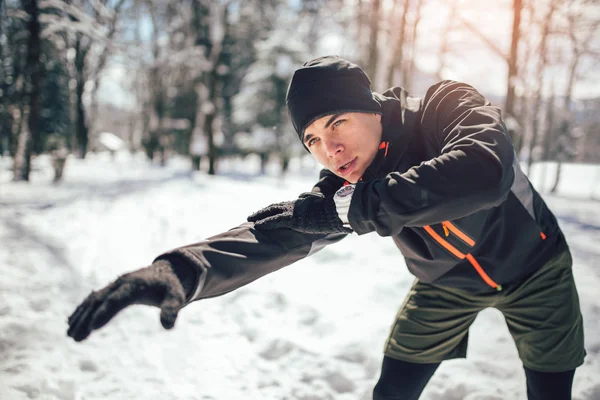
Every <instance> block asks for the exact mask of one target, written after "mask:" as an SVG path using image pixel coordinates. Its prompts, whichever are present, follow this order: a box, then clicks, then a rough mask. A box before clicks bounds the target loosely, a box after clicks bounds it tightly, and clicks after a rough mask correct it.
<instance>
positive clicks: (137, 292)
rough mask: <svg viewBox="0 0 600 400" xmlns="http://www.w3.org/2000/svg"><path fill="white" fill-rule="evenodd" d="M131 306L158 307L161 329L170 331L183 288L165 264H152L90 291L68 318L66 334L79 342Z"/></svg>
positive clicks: (169, 265)
mask: <svg viewBox="0 0 600 400" xmlns="http://www.w3.org/2000/svg"><path fill="white" fill-rule="evenodd" d="M132 304H145V305H149V306H155V307H159V308H160V309H161V312H160V322H161V323H162V326H163V327H164V328H165V329H171V328H172V327H173V326H174V325H175V319H176V318H177V313H178V312H179V310H180V309H181V308H182V307H183V306H184V305H185V289H184V287H183V285H182V281H181V280H180V279H179V278H178V277H177V275H176V274H175V273H174V272H173V269H172V267H171V264H170V263H169V262H168V261H156V262H154V263H153V264H152V265H151V266H149V267H146V268H142V269H139V270H137V271H133V272H130V273H128V274H125V275H122V276H121V277H119V278H118V279H117V280H116V281H114V282H113V283H111V284H110V285H108V286H106V287H105V288H103V289H101V290H99V291H93V292H92V293H91V294H90V295H89V296H88V297H87V298H86V299H85V300H84V301H83V303H81V304H80V305H79V307H77V309H76V310H75V312H73V314H72V315H71V316H70V317H69V320H68V322H69V330H68V331H67V335H69V336H70V337H72V338H73V339H75V341H77V342H80V341H82V340H83V339H85V338H86V337H88V336H89V334H90V333H91V332H92V330H94V329H99V328H101V327H102V326H104V325H105V324H106V323H107V322H108V321H110V320H111V319H112V317H114V316H115V315H116V314H117V313H118V312H119V311H121V310H122V309H124V308H125V307H127V306H129V305H132Z"/></svg>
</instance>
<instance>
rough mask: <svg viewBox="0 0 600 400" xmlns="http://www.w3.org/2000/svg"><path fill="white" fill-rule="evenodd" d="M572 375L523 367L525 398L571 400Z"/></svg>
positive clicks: (531, 399) (566, 372)
mask: <svg viewBox="0 0 600 400" xmlns="http://www.w3.org/2000/svg"><path fill="white" fill-rule="evenodd" d="M574 375H575V370H574V369H572V370H569V371H564V372H540V371H534V370H532V369H529V368H527V367H525V377H526V378H527V398H528V399H529V400H571V387H572V386H573V376H574ZM392 398H393V397H392Z"/></svg>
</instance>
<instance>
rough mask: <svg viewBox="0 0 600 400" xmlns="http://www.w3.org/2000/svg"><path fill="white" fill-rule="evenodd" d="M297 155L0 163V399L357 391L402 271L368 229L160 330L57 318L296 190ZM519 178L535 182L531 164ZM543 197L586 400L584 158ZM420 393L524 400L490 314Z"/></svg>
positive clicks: (598, 192)
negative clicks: (22, 175)
mask: <svg viewBox="0 0 600 400" xmlns="http://www.w3.org/2000/svg"><path fill="white" fill-rule="evenodd" d="M311 165H313V164H311V163H306V164H305V165H304V166H303V168H300V167H299V166H298V165H294V166H293V167H294V168H293V169H294V170H295V171H298V170H302V171H303V172H302V173H298V172H293V173H292V174H291V175H290V176H289V177H288V179H287V180H280V179H278V178H277V177H276V175H275V174H274V173H273V171H271V173H270V174H269V175H268V176H266V177H260V176H258V174H255V172H256V170H257V168H256V165H255V164H253V163H249V162H246V163H241V162H227V163H224V164H223V165H222V170H223V171H224V173H223V174H222V175H220V176H217V177H210V176H207V175H205V174H203V173H193V174H192V173H189V172H188V166H187V163H185V162H184V161H182V160H173V161H172V162H171V163H170V164H169V166H168V167H166V168H160V167H156V166H154V167H153V166H150V165H148V164H147V162H146V161H145V160H144V159H143V157H141V156H140V157H130V156H128V155H126V154H121V155H119V156H118V157H117V158H116V159H115V160H114V161H112V160H111V159H110V157H109V156H108V155H106V154H96V155H91V156H90V157H89V158H88V159H87V160H85V161H81V160H77V159H69V161H68V164H67V169H66V172H65V182H63V183H62V184H61V185H58V186H55V185H53V184H52V183H51V182H50V181H51V175H52V172H51V170H50V167H49V161H48V159H47V158H44V157H40V158H38V159H36V160H35V162H34V166H35V168H36V170H35V171H34V172H33V174H32V182H31V183H13V182H10V178H11V174H10V171H9V168H10V160H8V159H7V158H0V243H1V244H0V399H2V400H19V399H50V400H53V399H63V400H83V399H88V400H91V399H147V400H152V399H177V400H184V399H198V400H237V399H244V400H246V399H259V400H263V399H265V400H268V399H277V400H281V399H289V400H292V399H297V400H325V399H336V400H338V399H339V400H351V399H352V400H354V399H357V400H366V399H370V398H371V391H372V387H373V385H374V384H375V382H376V379H377V377H378V373H379V368H380V361H381V357H382V351H383V345H384V341H385V339H386V337H387V334H388V331H389V329H390V325H391V323H392V321H393V319H394V316H395V313H396V311H397V308H398V307H399V306H400V304H401V302H402V300H403V298H404V296H405V294H406V292H407V289H408V287H409V286H410V284H411V283H412V280H413V278H412V276H411V275H409V273H408V272H407V270H406V268H405V266H404V262H403V260H402V257H401V256H400V254H399V252H398V251H397V250H396V249H395V247H394V245H393V243H392V242H391V240H386V239H382V238H379V237H378V236H377V235H374V234H372V235H366V236H363V237H357V236H356V235H353V236H351V237H349V238H347V239H345V240H343V241H342V242H340V243H339V244H337V245H334V246H331V247H329V248H326V249H325V250H323V251H322V252H320V253H317V254H316V255H315V256H313V257H311V258H309V259H306V260H304V261H302V262H299V263H297V264H295V265H292V266H290V267H288V268H285V269H283V270H281V271H279V272H277V273H275V274H272V275H269V276H267V277H265V278H263V279H261V280H258V281H256V282H254V283H252V284H250V285H249V286H247V287H245V288H242V289H240V290H238V291H235V292H233V293H230V294H228V295H225V296H222V297H220V298H216V299H211V300H206V301H201V302H196V303H193V304H191V305H189V306H188V307H186V308H185V309H184V310H183V311H182V312H181V313H180V316H179V319H178V321H177V324H176V327H175V329H173V330H171V331H165V330H163V329H162V327H161V326H160V322H159V316H158V310H157V309H153V308H150V307H143V306H138V307H131V308H129V309H127V310H125V311H123V312H122V313H121V314H119V315H118V316H117V317H116V318H115V320H113V321H112V322H111V323H109V324H108V325H107V326H106V327H105V328H103V329H101V330H100V331H97V332H94V333H93V334H92V335H91V336H90V338H88V340H86V341H84V342H82V343H75V342H74V341H73V340H71V339H70V338H68V337H67V336H66V330H67V323H66V319H67V316H68V315H69V314H70V313H71V312H72V311H73V309H74V308H75V307H76V306H77V304H78V303H79V302H80V301H81V300H82V299H83V298H84V297H85V296H86V295H87V294H88V293H89V292H90V291H91V290H92V289H98V288H100V287H102V286H104V285H105V284H107V283H109V282H110V281H112V280H113V279H115V278H116V277H117V276H118V275H120V274H122V273H124V272H126V271H130V270H133V269H137V268H139V267H141V266H143V265H145V264H148V263H149V262H151V261H152V259H153V258H154V257H155V256H156V255H158V254H159V253H161V252H163V251H165V250H168V249H170V248H173V247H177V246H180V245H184V244H188V243H191V242H194V241H198V240H200V239H202V238H205V237H207V236H210V235H213V234H216V233H219V232H221V231H223V230H225V229H228V228H231V227H233V226H235V225H237V224H239V223H241V222H243V221H244V220H245V218H246V216H247V215H248V214H249V213H251V212H252V211H255V210H257V209H259V208H260V207H262V206H264V205H267V204H269V203H271V202H274V201H280V200H286V199H291V198H294V197H296V195H297V194H298V193H300V192H303V191H306V190H309V189H310V187H311V185H312V183H313V181H314V178H315V176H316V168H315V167H314V166H313V167H310V166H311ZM551 168H552V166H550V168H549V169H548V171H551ZM538 175H539V177H538ZM532 177H533V179H534V181H535V180H536V179H537V180H540V179H543V173H541V169H538V170H537V171H536V170H534V171H532ZM551 177H552V173H551V172H548V173H547V174H546V177H545V179H546V180H547V181H548V182H550V181H551ZM545 187H549V183H548V184H547V185H546V186H545ZM594 196H595V199H596V200H592V199H591V198H592V197H594ZM545 198H546V199H547V201H548V202H549V204H550V206H551V208H552V209H553V210H554V211H555V212H556V214H557V215H558V217H559V218H560V224H561V226H562V228H563V229H564V231H565V233H566V235H567V238H568V240H569V243H570V245H571V247H572V250H573V254H574V258H575V267H574V268H575V278H576V280H577V284H578V288H579V294H580V297H581V305H582V309H583V313H584V319H585V332H586V347H587V351H588V356H587V359H586V363H585V365H583V366H582V367H581V368H579V369H578V371H577V374H576V377H575V382H574V390H573V393H574V398H575V399H579V400H593V399H600V296H599V295H598V291H599V288H600V263H599V261H600V246H599V244H598V243H600V166H572V165H568V166H565V169H564V176H563V180H562V185H561V187H560V190H559V195H556V196H550V195H547V196H545ZM357 249H359V250H357ZM317 270H318V271H317ZM317 274H318V276H319V277H320V279H319V280H315V279H314V276H316V275H317ZM422 398H423V399H426V400H437V399H440V400H442V399H444V400H453V399H454V400H459V399H469V400H476V399H479V400H484V399H485V400H489V399H511V400H512V399H525V380H524V375H523V372H522V368H521V365H520V362H519V360H518V358H517V352H516V350H515V347H514V344H513V342H512V340H511V338H510V336H509V334H508V330H507V328H506V326H505V323H504V321H503V318H502V316H501V314H500V313H499V312H498V311H496V310H494V309H488V310H485V311H483V312H482V313H480V315H479V316H478V318H477V320H476V321H475V323H474V325H473V326H472V328H471V331H470V348H469V355H468V358H467V359H466V360H454V361H449V362H446V363H444V364H443V365H442V366H441V367H440V369H439V370H438V371H437V372H436V374H435V375H434V377H433V379H432V380H431V382H430V383H429V385H428V386H427V388H426V390H425V392H424V394H423V396H422Z"/></svg>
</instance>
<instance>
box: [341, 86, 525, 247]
mask: <svg viewBox="0 0 600 400" xmlns="http://www.w3.org/2000/svg"><path fill="white" fill-rule="evenodd" d="M423 106H424V109H423V113H422V117H421V123H420V126H421V132H420V134H421V135H424V136H425V141H427V146H433V147H435V148H436V149H438V151H439V156H436V157H435V158H432V159H431V160H428V161H425V162H423V163H421V164H420V165H418V166H415V167H413V168H411V169H409V170H408V171H407V172H405V173H402V174H401V173H398V172H393V173H390V174H388V175H387V176H386V177H385V178H383V179H378V180H373V181H369V182H360V183H358V184H357V185H356V189H355V193H354V196H353V198H352V204H351V207H350V211H349V214H348V218H349V220H350V224H351V226H352V228H353V229H354V230H355V231H356V232H357V233H358V234H364V233H368V232H372V231H376V232H377V233H378V234H380V235H382V236H388V235H394V234H397V233H398V232H400V230H402V228H403V227H404V226H425V225H429V224H435V223H440V222H442V221H445V220H451V219H456V218H461V217H464V216H467V215H469V214H472V213H474V212H476V211H479V210H481V209H486V208H491V207H494V206H496V205H498V204H500V203H501V202H502V201H504V199H505V198H506V196H507V194H508V192H509V190H510V187H511V185H512V182H513V180H514V172H513V167H512V164H513V158H514V150H513V147H512V143H511V141H510V139H509V137H508V136H507V134H506V127H505V126H504V123H503V121H502V118H501V113H500V110H499V109H498V108H497V107H493V106H491V105H490V103H489V102H488V101H487V100H486V99H485V98H484V97H483V96H482V95H481V94H479V93H478V92H477V91H476V90H475V89H474V88H472V87H471V86H469V85H466V84H463V83H459V82H453V81H444V82H441V83H440V84H437V85H435V86H433V87H432V88H430V90H429V91H428V93H427V95H426V96H425V98H424V100H423Z"/></svg>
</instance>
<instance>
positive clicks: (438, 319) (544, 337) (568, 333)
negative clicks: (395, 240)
mask: <svg viewBox="0 0 600 400" xmlns="http://www.w3.org/2000/svg"><path fill="white" fill-rule="evenodd" d="M571 267H572V259H571V254H570V252H569V250H568V249H567V250H565V251H564V252H561V253H559V254H558V255H557V256H555V257H554V258H552V259H551V260H549V261H548V262H547V263H546V264H544V265H543V266H542V267H541V268H540V269H539V270H537V271H536V272H535V273H534V274H532V275H531V276H529V277H527V278H526V279H524V280H523V281H521V282H519V283H518V284H516V285H513V286H510V285H508V286H507V287H505V289H503V290H502V291H501V292H490V293H485V294H473V293H470V292H468V291H466V290H460V289H454V288H449V287H442V286H436V285H430V284H427V283H423V282H420V281H418V280H417V281H415V283H414V284H413V286H412V288H411V289H410V292H409V293H408V295H407V297H406V299H405V300H404V303H403V304H402V306H401V307H400V311H399V312H398V315H397V316H396V320H395V322H394V325H393V327H392V330H391V333H390V336H389V338H388V340H387V342H386V345H385V355H386V356H388V357H392V358H395V359H399V360H403V361H408V362H414V363H437V362H441V361H443V360H449V359H452V358H464V357H466V353H467V342H468V331H469V327H470V326H471V324H472V323H473V321H474V320H475V317H476V316H477V313H479V311H481V310H483V309H485V308H487V307H494V308H497V309H498V310H500V312H502V314H504V317H505V319H506V323H507V325H508V330H509V332H510V334H511V336H512V338H513V340H514V341H515V344H516V346H517V351H518V353H519V358H520V359H521V361H522V362H523V365H524V366H525V367H527V368H529V369H532V370H536V371H541V372H561V371H567V370H570V369H574V368H576V367H578V366H580V365H581V364H583V359H584V357H585V354H586V353H585V349H584V343H583V320H582V316H581V311H580V309H579V298H578V295H577V289H576V288H575V283H574V281H573V273H572V269H571Z"/></svg>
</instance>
